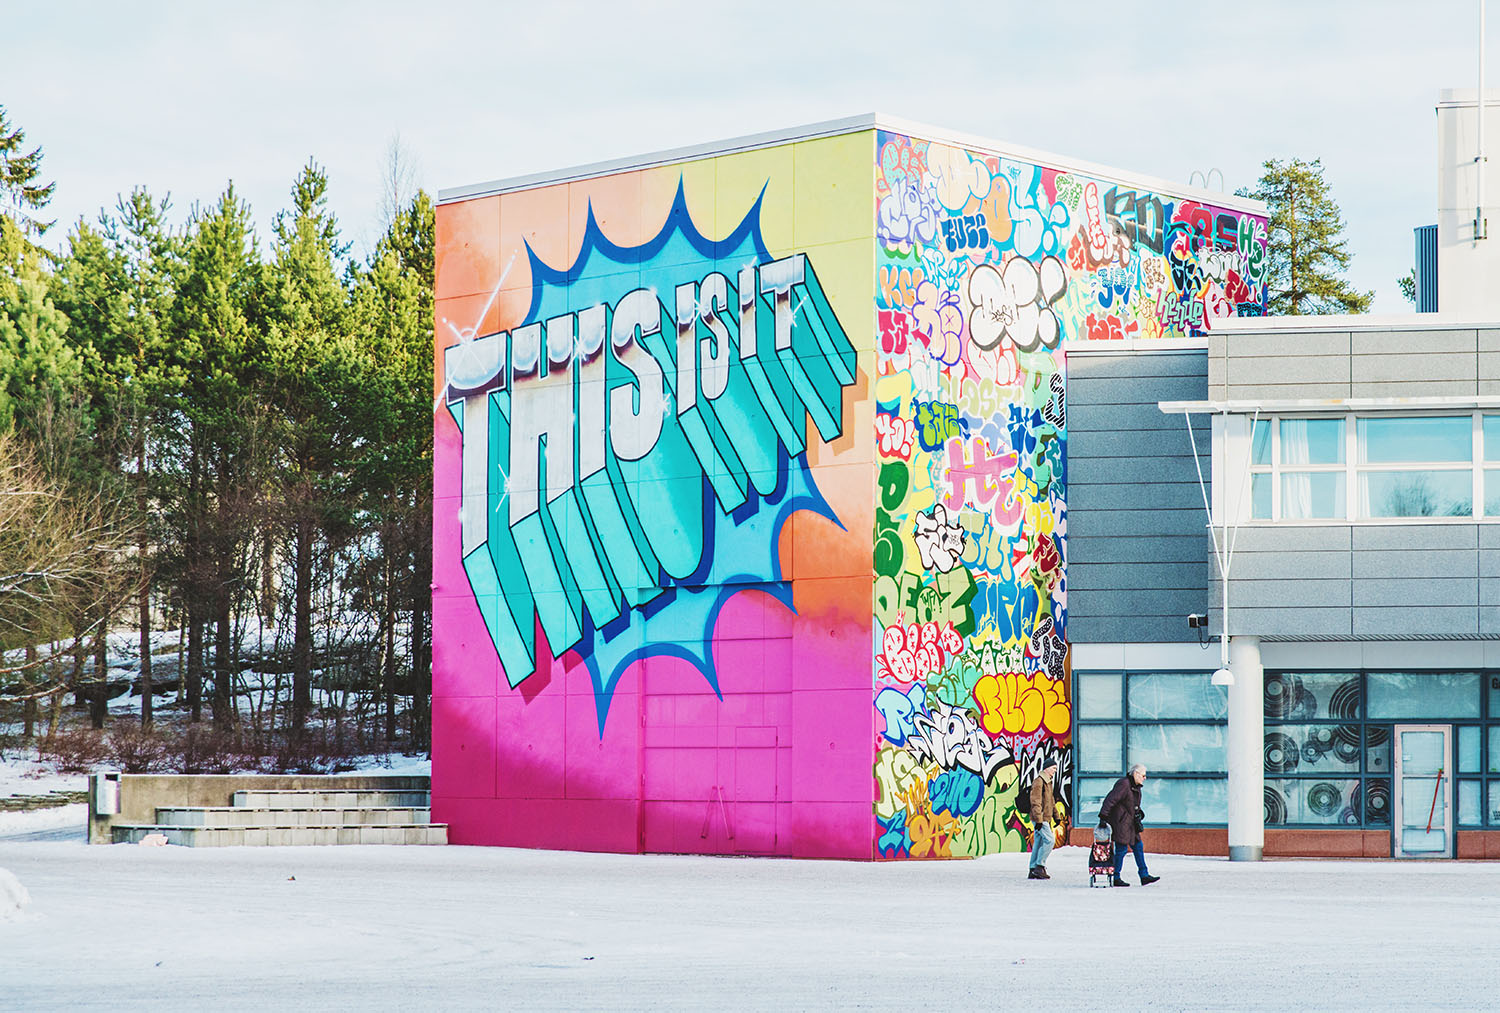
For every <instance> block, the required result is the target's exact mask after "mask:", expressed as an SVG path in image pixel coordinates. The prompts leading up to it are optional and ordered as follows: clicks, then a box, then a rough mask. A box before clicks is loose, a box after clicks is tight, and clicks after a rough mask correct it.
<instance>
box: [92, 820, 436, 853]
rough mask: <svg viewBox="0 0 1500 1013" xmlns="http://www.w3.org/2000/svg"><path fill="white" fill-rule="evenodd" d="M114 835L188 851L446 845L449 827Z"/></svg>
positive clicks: (141, 828) (128, 828) (140, 827)
mask: <svg viewBox="0 0 1500 1013" xmlns="http://www.w3.org/2000/svg"><path fill="white" fill-rule="evenodd" d="M113 833H114V840H115V843H116V844H135V843H138V842H139V841H140V840H141V839H142V838H144V837H146V836H147V835H148V834H162V835H163V836H165V837H166V839H167V843H168V844H179V845H182V846H183V847H187V848H224V847H235V846H247V847H255V846H261V847H275V846H308V845H323V844H447V843H448V827H447V825H446V824H442V823H419V824H409V825H400V824H396V825H390V826H328V827H273V826H258V827H178V826H166V825H156V826H153V825H149V824H139V823H118V824H116V825H115V826H114V828H113Z"/></svg>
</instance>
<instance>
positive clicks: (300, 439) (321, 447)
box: [266, 162, 362, 729]
mask: <svg viewBox="0 0 1500 1013" xmlns="http://www.w3.org/2000/svg"><path fill="white" fill-rule="evenodd" d="M275 232H276V245H275V258H274V260H273V262H272V264H271V265H270V276H271V279H272V292H271V313H270V317H271V324H270V327H269V329H268V332H267V335H266V343H267V366H268V370H269V377H270V383H269V386H268V388H267V393H268V395H269V398H270V401H271V404H272V406H273V410H274V420H275V425H276V429H275V436H274V439H275V443H276V453H277V457H278V462H277V474H278V480H277V505H278V507H279V509H280V512H281V517H282V519H283V520H284V521H285V522H286V526H287V530H288V533H289V534H290V540H291V546H290V548H291V557H292V567H293V578H292V596H293V635H292V724H293V726H294V727H295V728H298V729H300V728H302V727H303V725H304V724H305V723H306V720H307V716H308V713H309V711H310V709H311V707H312V692H311V690H312V666H313V621H312V594H313V587H314V581H315V574H314V569H315V565H316V559H315V556H317V554H318V550H319V549H320V548H322V549H323V550H324V558H325V559H326V558H327V554H328V549H329V545H330V543H331V542H333V541H338V540H340V539H341V538H343V537H346V536H347V530H348V526H349V522H350V514H351V509H352V508H351V502H350V497H349V495H348V487H347V482H348V459H349V454H350V452H351V450H352V449H353V448H354V447H356V446H357V445H358V443H359V442H360V441H359V440H358V438H357V437H358V435H359V433H358V429H359V427H360V425H361V424H362V422H361V420H360V418H359V417H358V416H359V413H358V412H357V411H352V410H351V408H352V407H353V406H354V405H355V404H356V403H358V401H359V391H360V389H361V386H362V384H361V377H360V372H361V366H362V361H361V357H360V356H359V354H358V351H357V346H356V343H355V341H354V337H353V335H352V333H351V330H350V327H349V323H350V321H349V313H348V292H347V291H346V289H345V288H344V285H343V283H342V282H341V281H340V278H339V270H338V265H339V262H340V261H341V260H342V259H343V257H344V255H345V254H346V253H347V251H348V247H347V245H345V244H343V243H340V242H339V238H338V236H339V230H338V223H337V221H336V220H335V218H334V216H333V214H332V212H330V211H329V210H328V178H327V176H326V175H325V174H324V172H323V170H322V169H320V168H319V167H318V166H317V165H315V164H313V163H312V162H309V163H308V164H307V165H306V166H305V167H304V168H303V170H302V172H301V173H300V174H299V175H298V177H297V180H296V182H295V183H294V184H293V186H292V207H291V209H290V210H288V211H285V212H283V213H282V214H280V215H278V216H277V219H276V223H275Z"/></svg>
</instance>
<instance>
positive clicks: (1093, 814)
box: [1073, 775, 1120, 827]
mask: <svg viewBox="0 0 1500 1013" xmlns="http://www.w3.org/2000/svg"><path fill="white" fill-rule="evenodd" d="M1119 779H1120V778H1119V775H1116V776H1114V777H1080V778H1078V780H1077V781H1075V782H1074V783H1075V784H1077V785H1078V788H1077V791H1078V806H1077V810H1076V812H1075V815H1074V817H1073V819H1074V821H1075V822H1076V823H1077V824H1078V825H1079V826H1081V827H1092V826H1094V825H1095V821H1097V820H1098V818H1099V809H1100V807H1101V806H1103V805H1104V796H1106V795H1108V794H1109V790H1110V789H1111V788H1113V787H1114V786H1115V782H1116V781H1118V780H1119Z"/></svg>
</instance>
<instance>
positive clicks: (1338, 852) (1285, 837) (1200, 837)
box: [1068, 827, 1500, 859]
mask: <svg viewBox="0 0 1500 1013" xmlns="http://www.w3.org/2000/svg"><path fill="white" fill-rule="evenodd" d="M1144 837H1145V841H1146V850H1147V851H1154V852H1156V853H1158V854H1163V855H1218V856H1220V857H1223V856H1226V855H1228V854H1229V831H1228V830H1225V829H1222V828H1217V829H1215V828H1206V827H1205V828H1190V827H1147V828H1146V833H1145V835H1144ZM1093 840H1094V831H1093V830H1092V829H1091V828H1088V827H1074V828H1073V832H1072V834H1071V835H1069V837H1068V843H1069V844H1076V845H1080V846H1082V847H1088V846H1089V844H1091V843H1092V842H1093ZM1457 845H1458V857H1459V858H1494V859H1500V830H1460V831H1459V832H1458V836H1457ZM1266 857H1267V858H1390V857H1391V833H1390V831H1389V830H1341V829H1340V830H1283V829H1276V828H1272V827H1267V828H1266Z"/></svg>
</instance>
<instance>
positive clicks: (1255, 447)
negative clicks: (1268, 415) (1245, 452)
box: [1250, 419, 1271, 466]
mask: <svg viewBox="0 0 1500 1013" xmlns="http://www.w3.org/2000/svg"><path fill="white" fill-rule="evenodd" d="M1250 463H1251V464H1252V465H1255V464H1259V465H1263V466H1264V465H1269V464H1270V463H1271V420H1270V419H1256V420H1255V431H1254V432H1253V433H1252V434H1251V436H1250Z"/></svg>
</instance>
